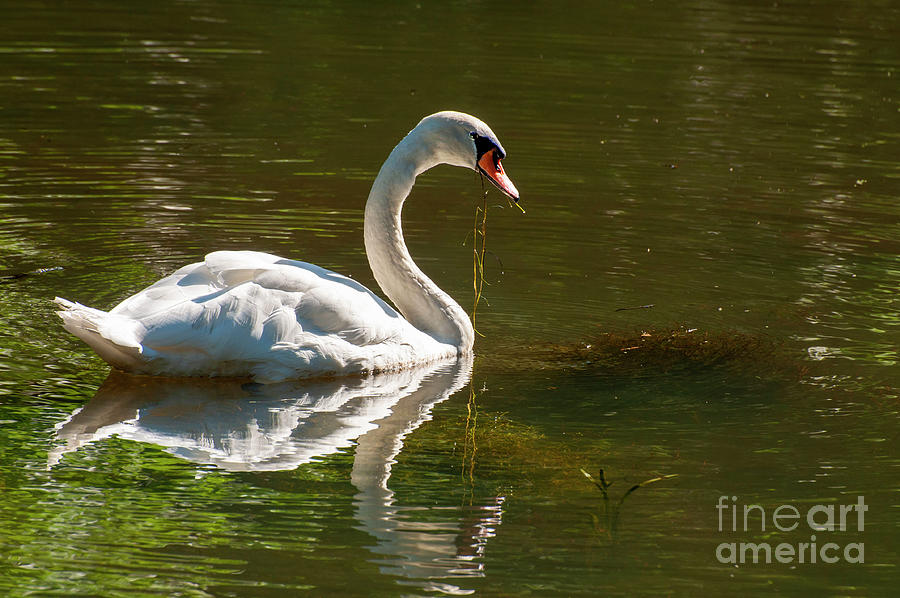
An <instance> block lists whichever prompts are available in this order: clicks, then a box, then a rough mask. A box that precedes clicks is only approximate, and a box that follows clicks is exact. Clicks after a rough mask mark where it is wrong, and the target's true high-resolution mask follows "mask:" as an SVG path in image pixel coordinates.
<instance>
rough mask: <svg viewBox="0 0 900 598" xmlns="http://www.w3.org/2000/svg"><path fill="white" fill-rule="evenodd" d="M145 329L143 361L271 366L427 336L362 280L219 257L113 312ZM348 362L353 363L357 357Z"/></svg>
mask: <svg viewBox="0 0 900 598" xmlns="http://www.w3.org/2000/svg"><path fill="white" fill-rule="evenodd" d="M112 314H114V315H122V316H129V317H130V318H133V319H135V320H138V321H140V322H141V323H142V324H143V328H144V329H145V330H146V332H145V334H144V335H143V338H142V339H141V342H140V344H141V346H142V348H143V353H144V355H145V357H147V358H150V359H152V358H154V357H158V356H165V357H166V359H167V360H170V359H171V356H172V355H181V356H182V357H183V358H184V359H185V360H187V361H191V360H193V359H195V358H196V357H197V356H198V354H200V355H203V356H208V357H210V358H213V359H214V360H216V361H220V362H229V361H234V362H238V361H248V360H249V361H253V360H259V361H266V360H270V359H271V358H272V350H273V348H275V349H277V348H278V347H279V346H281V347H290V349H291V351H292V352H293V353H294V354H296V353H297V352H298V351H301V352H302V351H304V350H308V352H309V355H310V359H321V357H322V356H323V355H324V356H325V357H326V358H328V359H335V358H336V357H337V356H340V357H339V359H346V358H347V357H351V356H353V355H354V351H353V350H352V349H353V347H360V348H365V347H369V346H372V345H377V344H383V343H396V344H408V343H409V342H410V340H417V339H419V337H424V336H425V335H424V334H423V333H421V332H420V331H418V330H416V329H415V328H414V327H412V326H411V325H410V324H409V323H408V322H407V321H406V320H405V319H404V318H402V317H401V316H400V315H399V314H398V313H397V312H396V311H395V310H394V309H393V308H391V307H390V306H389V305H387V304H386V303H385V302H384V301H383V300H381V299H380V298H378V297H377V296H375V295H374V294H373V293H372V292H371V291H369V290H368V289H366V288H365V287H364V286H363V285H361V284H359V283H358V282H356V281H354V280H352V279H350V278H347V277H346V276H342V275H340V274H336V273H334V272H331V271H329V270H326V269H324V268H320V267H318V266H314V265H312V264H307V263H305V262H298V261H294V260H287V259H284V258H280V257H278V256H274V255H269V254H265V253H258V252H252V251H220V252H216V253H212V254H210V255H208V256H207V257H206V260H205V261H204V262H202V263H198V264H191V265H190V266H186V267H184V268H182V269H180V270H178V271H177V272H175V273H174V274H172V275H171V276H169V277H167V278H165V279H163V280H161V281H159V282H157V283H156V284H154V285H153V286H151V287H149V288H147V289H145V290H144V291H142V292H140V293H138V294H137V295H135V296H133V297H131V298H129V299H127V300H125V301H124V302H122V304H120V305H119V306H117V307H116V308H115V309H113V310H112ZM351 358H352V357H351Z"/></svg>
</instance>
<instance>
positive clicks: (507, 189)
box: [478, 149, 519, 202]
mask: <svg viewBox="0 0 900 598" xmlns="http://www.w3.org/2000/svg"><path fill="white" fill-rule="evenodd" d="M496 151H497V150H495V149H492V150H491V151H489V152H484V155H482V156H481V159H480V160H478V170H480V171H481V173H482V174H483V175H484V176H486V177H487V178H489V179H491V182H492V183H494V184H495V185H497V188H498V189H500V190H501V191H503V192H504V193H506V194H507V195H509V196H510V198H512V200H513V201H515V202H518V201H519V190H518V189H516V186H515V185H513V182H512V181H511V180H509V177H508V176H506V173H505V172H503V166H501V165H500V158H499V157H497V156H496V155H495V153H496Z"/></svg>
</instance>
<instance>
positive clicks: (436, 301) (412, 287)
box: [364, 130, 475, 352]
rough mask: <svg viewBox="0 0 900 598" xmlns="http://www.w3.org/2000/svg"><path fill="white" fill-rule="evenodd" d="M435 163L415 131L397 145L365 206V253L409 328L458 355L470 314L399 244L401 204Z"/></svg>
mask: <svg viewBox="0 0 900 598" xmlns="http://www.w3.org/2000/svg"><path fill="white" fill-rule="evenodd" d="M439 162H440V161H439V160H438V158H437V157H436V155H435V152H434V151H432V149H431V148H430V147H429V145H428V144H427V143H424V142H423V141H422V136H421V135H420V134H418V133H417V131H416V130H413V131H412V132H410V134H409V135H407V136H406V137H405V138H404V139H403V140H402V141H401V142H400V143H399V144H397V147H395V148H394V150H393V151H392V152H391V155H390V156H388V159H387V160H386V161H385V163H384V165H383V166H382V167H381V171H380V172H379V173H378V176H377V177H376V178H375V182H374V184H373V185H372V190H371V191H370V192H369V199H368V201H367V202H366V215H365V225H364V229H365V243H366V254H367V256H368V258H369V265H370V266H371V268H372V273H373V274H374V275H375V280H376V281H377V282H378V285H379V286H380V287H381V289H382V290H383V291H384V293H385V295H387V296H388V298H390V300H391V301H393V302H394V305H395V306H396V307H397V309H398V310H399V311H400V313H402V314H403V316H404V317H405V318H406V319H407V320H408V321H409V323H410V324H412V325H413V326H415V327H416V328H418V329H419V330H421V331H423V332H425V333H427V334H429V335H431V336H432V337H434V338H435V339H436V340H438V341H440V342H442V343H447V344H451V345H454V346H456V347H457V348H458V349H459V350H460V352H468V351H470V350H471V349H472V344H473V342H474V340H475V332H474V330H473V329H472V323H471V322H470V321H469V317H468V315H466V312H465V311H464V310H463V309H462V308H461V307H460V306H459V304H457V303H456V302H455V301H454V300H453V299H452V298H450V296H449V295H448V294H447V293H445V292H444V291H442V290H441V289H440V288H439V287H438V286H437V285H436V284H435V283H434V282H432V280H431V279H430V278H428V277H427V276H426V275H425V274H424V273H423V272H422V271H421V270H420V269H419V267H418V266H416V264H415V262H414V261H413V259H412V256H410V254H409V250H408V249H407V248H406V243H405V242H404V240H403V229H402V227H401V222H400V213H401V211H402V209H403V202H404V200H405V199H406V197H407V196H408V195H409V192H410V190H411V189H412V186H413V183H414V182H415V180H416V176H417V175H419V174H420V173H422V172H424V171H426V170H428V169H429V168H431V167H433V166H436V165H437V164H438V163H439Z"/></svg>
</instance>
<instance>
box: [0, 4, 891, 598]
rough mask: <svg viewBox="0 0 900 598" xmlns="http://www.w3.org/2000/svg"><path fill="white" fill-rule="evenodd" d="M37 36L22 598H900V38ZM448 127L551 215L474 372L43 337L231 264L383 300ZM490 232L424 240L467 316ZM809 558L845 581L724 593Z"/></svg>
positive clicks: (4, 583)
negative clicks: (397, 226) (811, 549)
mask: <svg viewBox="0 0 900 598" xmlns="http://www.w3.org/2000/svg"><path fill="white" fill-rule="evenodd" d="M6 4H7V5H6V6H5V7H4V10H3V14H4V21H5V26H4V27H3V28H2V31H0V276H2V277H3V278H0V499H2V500H0V594H4V595H9V596H160V595H164V596H190V597H206V596H223V597H224V596H241V597H243V596H260V597H269V596H297V595H310V596H397V595H411V596H418V595H425V596H431V595H441V594H477V595H485V596H564V595H565V596H569V595H584V596H596V595H610V594H613V595H628V596H632V595H654V596H655V595H659V594H664V593H665V594H678V595H697V594H699V593H701V592H703V593H706V594H710V595H754V594H762V593H764V592H765V593H769V592H780V593H781V594H784V595H823V594H826V595H851V596H852V595H889V594H892V592H893V591H894V590H895V588H896V585H897V582H898V581H900V574H898V571H897V565H898V562H900V558H898V554H900V530H898V512H900V511H898V509H900V505H898V499H897V493H898V489H900V486H898V479H900V453H898V448H897V447H898V444H897V442H898V438H897V428H898V407H900V395H898V386H900V367H898V361H900V307H898V302H897V299H896V297H897V290H898V288H900V259H898V253H900V207H898V203H897V202H898V195H900V126H898V123H900V113H898V110H900V106H898V94H897V90H898V89H900V87H898V80H900V43H898V41H897V40H898V37H897V35H898V31H900V7H898V5H897V3H896V2H855V3H847V2H818V3H812V2H808V3H804V2H793V3H791V2H788V3H783V2H779V3H766V4H762V3H751V5H749V6H746V5H744V4H746V3H744V4H742V3H732V2H725V1H719V2H716V1H710V2H688V3H662V2H635V3H627V4H621V3H605V4H600V3H594V4H591V5H585V4H583V3H571V4H568V3H560V2H531V3H517V4H515V5H511V6H504V5H500V4H496V3H495V4H484V3H472V2H451V3H447V2H444V3H428V2H418V3H397V4H392V5H390V6H387V7H379V6H376V5H375V3H329V2H322V3H301V2H268V3H263V2H252V3H251V2H230V1H222V2H212V1H209V0H198V1H196V2H187V1H175V0H164V1H162V2H154V3H136V2H134V3H126V2H108V1H99V0H98V1H93V2H78V3H52V2H51V3H44V2H33V1H30V0H25V1H23V2H15V3H11V2H8V3H6ZM442 109H457V110H463V111H467V112H471V113H473V114H476V115H477V116H479V117H481V118H482V119H484V120H485V121H486V122H488V123H489V124H490V125H491V127H492V128H493V129H494V131H495V132H496V133H497V134H498V136H499V137H500V139H501V140H502V142H503V144H504V146H505V148H506V150H507V152H508V154H509V156H508V158H507V160H505V166H506V169H507V172H508V173H509V175H510V176H511V178H512V180H513V181H514V182H515V183H516V185H517V186H518V188H519V190H520V191H521V193H522V197H523V206H524V207H525V209H526V212H527V213H526V214H521V213H520V212H519V211H518V210H515V209H510V208H509V207H508V206H506V203H505V202H504V201H503V200H502V198H501V197H500V196H499V194H497V193H495V192H494V191H493V190H491V191H490V192H489V195H488V205H489V206H490V208H489V211H488V223H487V231H488V234H487V243H488V250H489V252H488V257H487V259H486V262H485V263H486V277H487V281H488V283H489V285H488V286H486V287H485V299H486V302H483V303H482V304H481V305H480V306H479V308H478V315H477V322H476V324H477V327H478V329H479V331H480V332H481V333H482V334H483V335H484V336H483V337H480V338H479V339H478V341H477V343H476V354H477V355H476V359H475V361H474V364H466V363H462V364H455V365H447V366H442V367H438V368H435V369H433V370H429V371H420V372H412V373H409V374H408V375H407V377H405V378H404V377H399V378H390V379H384V380H381V381H379V383H378V385H377V386H371V385H370V386H367V385H366V384H365V383H364V382H361V381H344V382H333V383H317V384H303V383H296V384H288V385H282V386H278V387H271V388H267V387H257V386H244V385H241V384H240V383H234V382H230V383H223V382H212V383H205V384H204V383H200V382H197V381H194V382H178V381H152V380H146V379H135V378H130V377H127V376H126V377H123V376H121V375H119V376H115V375H114V376H111V377H110V378H109V379H107V376H108V375H109V368H108V367H107V366H106V365H105V364H104V363H103V362H102V361H100V360H99V359H98V358H96V357H95V356H93V354H92V353H91V352H90V350H89V349H88V348H87V347H86V346H84V345H83V344H81V343H80V341H78V340H77V339H75V338H74V337H72V336H71V335H69V334H68V333H66V332H65V331H64V330H63V329H62V328H61V326H60V325H59V322H58V321H57V318H56V317H55V316H54V315H53V306H52V304H51V300H52V298H53V297H54V296H57V295H59V296H62V297H66V298H69V299H72V300H76V301H79V302H82V303H85V304H88V305H92V306H96V307H101V308H109V307H112V306H113V305H115V304H116V303H118V302H119V301H120V300H121V299H123V298H125V297H126V296H128V295H129V294H130V293H133V292H135V291H137V290H139V289H141V288H143V287H144V286H146V285H147V284H149V283H151V282H153V281H155V280H157V279H158V278H160V277H161V276H163V275H165V274H167V273H169V272H171V271H172V270H174V269H175V268H177V267H179V266H181V265H183V264H186V263H189V262H192V261H197V260H198V259H199V258H200V257H201V256H202V255H204V253H206V252H208V251H212V250H216V249H256V250H261V251H267V252H271V253H276V254H279V255H283V256H286V257H293V258H298V259H303V260H306V261H310V262H313V263H316V264H319V265H322V266H325V267H328V268H332V269H335V270H338V271H340V272H343V273H347V274H350V275H352V276H353V277H354V278H356V279H357V280H359V281H361V282H363V283H364V284H366V285H367V286H369V287H370V288H377V287H376V285H375V283H374V281H373V280H372V277H371V274H370V272H369V270H368V265H367V263H366V259H365V254H364V251H363V246H362V207H363V203H364V200H365V197H366V195H367V193H368V187H369V185H370V183H371V180H372V179H373V178H374V175H375V173H376V172H377V171H378V168H379V167H380V165H381V162H382V161H383V160H384V158H385V157H386V156H387V154H388V152H389V151H390V149H391V147H392V146H393V144H394V143H396V141H397V140H399V139H400V137H402V135H403V134H404V133H405V132H406V131H408V130H409V129H410V128H411V127H412V126H413V125H414V124H415V123H416V122H417V121H418V119H419V118H421V117H422V116H424V115H426V114H429V113H431V112H435V111H437V110H442ZM481 197H482V188H481V184H480V183H479V181H478V179H477V177H476V176H475V175H473V174H472V173H471V172H467V171H464V170H460V169H456V168H451V167H440V168H437V169H435V170H433V171H430V172H429V173H427V174H426V175H423V176H422V177H420V178H419V181H418V182H417V185H416V188H415V191H414V192H413V195H412V197H411V198H410V200H409V202H408V203H407V206H406V208H405V211H404V225H405V229H404V230H405V236H406V239H407V242H408V244H409V245H410V249H411V252H412V254H413V255H414V256H415V257H416V260H417V262H418V263H419V265H420V266H421V267H422V269H423V270H425V271H426V272H428V273H429V274H430V275H431V276H432V277H433V278H434V279H435V280H436V281H437V282H438V283H439V284H440V285H441V286H442V287H443V288H444V289H445V290H447V291H448V292H449V293H450V294H451V295H452V296H454V297H455V298H457V299H458V300H459V301H460V303H461V304H463V305H464V306H466V307H467V308H469V306H471V305H472V302H473V292H472V243H471V235H472V227H473V220H474V216H475V206H476V205H479V204H480V202H481ZM650 305H652V307H644V308H640V306H650ZM622 308H638V309H626V310H623V309H622ZM582 469H584V470H585V471H587V472H588V473H590V474H591V476H593V477H594V479H595V480H597V481H599V479H600V478H599V471H600V470H601V469H602V470H603V471H604V473H605V478H606V480H607V481H612V486H611V487H610V488H608V490H607V494H608V500H607V501H604V498H603V493H602V492H601V491H600V489H599V488H598V487H597V486H595V485H594V484H592V483H591V482H590V481H589V480H588V479H587V478H586V477H585V476H584V475H583V474H582V472H581V470H582ZM673 474H674V475H675V477H669V478H666V479H663V480H659V481H656V482H652V483H649V484H647V485H646V486H643V487H640V488H638V489H637V490H634V491H633V492H631V493H630V494H627V498H625V499H624V500H623V501H621V502H620V500H621V499H622V497H623V496H626V493H627V492H628V490H629V488H631V487H632V486H634V485H636V484H639V483H641V482H643V481H645V480H650V479H653V478H655V477H657V476H668V475H673ZM722 496H725V497H728V498H727V499H726V501H725V503H724V506H725V507H727V508H725V509H723V510H717V509H716V505H717V504H718V503H719V501H720V500H721V499H720V497H722ZM860 496H861V497H863V500H864V503H865V505H866V506H867V507H868V510H867V511H865V512H864V513H863V515H864V528H863V529H859V525H858V523H859V521H858V517H857V515H858V514H859V513H858V512H857V511H849V513H848V516H847V523H848V526H847V529H845V530H844V531H840V530H834V531H828V530H824V531H816V530H812V529H811V528H810V526H809V525H808V522H807V521H806V519H805V517H804V518H803V519H801V520H799V521H798V526H797V528H796V529H794V530H790V531H780V530H778V529H776V528H775V526H774V525H773V520H772V513H773V512H774V511H775V510H776V509H778V508H779V507H784V506H785V505H788V506H789V507H793V508H796V509H797V510H798V512H800V513H802V514H804V515H805V514H806V512H807V511H808V510H809V509H810V508H812V507H815V506H816V505H825V506H826V507H828V506H831V507H833V508H834V509H835V512H836V513H840V506H841V505H853V504H856V503H857V501H858V500H859V499H858V497H860ZM731 497H736V498H735V499H731ZM733 504H736V505H737V509H738V511H737V513H738V521H737V526H736V527H737V529H736V530H735V529H733V527H735V526H733V525H732V520H731V518H730V517H731V515H732V513H733V511H732V510H731V505H733ZM751 504H758V505H760V506H761V507H762V508H763V509H764V510H765V513H766V520H765V530H764V531H763V530H762V529H761V525H762V523H763V522H762V521H761V520H760V517H759V515H758V510H756V511H753V514H752V516H751V517H750V518H749V519H748V526H747V529H746V530H745V529H743V522H742V521H741V520H740V517H741V514H742V512H741V511H740V509H742V507H743V506H745V505H751ZM789 507H787V508H789ZM720 516H721V517H722V519H721V520H720ZM823 519H824V515H823V514H822V513H820V514H819V518H818V519H814V520H816V521H822V520H823ZM720 521H721V524H722V527H723V530H722V531H720V530H719V526H720ZM812 535H815V536H816V540H815V542H817V545H818V546H819V547H821V546H823V545H824V544H826V543H828V542H833V543H834V544H835V545H837V547H838V548H837V549H836V550H835V551H833V552H831V553H828V552H826V556H828V555H829V554H831V555H838V556H839V558H838V562H835V563H824V562H822V561H821V560H817V562H816V563H810V562H803V563H800V562H799V560H798V558H794V559H793V560H792V561H791V562H787V563H782V562H778V561H777V560H775V559H774V558H773V559H772V561H773V562H771V563H768V564H766V563H762V562H760V563H753V562H752V560H747V562H745V563H743V564H741V563H737V565H733V564H728V563H724V564H723V563H722V562H720V559H718V558H717V551H718V550H719V546H720V544H722V543H730V542H735V543H741V542H745V543H748V542H752V543H757V544H759V543H768V544H770V545H771V546H772V547H773V548H774V547H775V546H776V545H778V544H789V545H792V546H793V547H795V548H796V547H798V545H799V544H800V543H811V539H810V536H812ZM851 544H862V545H864V556H863V558H862V559H859V558H855V559H854V558H853V557H854V554H850V556H849V557H848V556H846V555H845V552H844V550H845V548H846V547H847V546H848V545H851ZM720 554H721V552H720ZM817 554H819V553H817ZM855 556H856V557H859V556H860V555H859V554H858V553H856V555H855ZM807 560H808V559H807ZM852 560H863V561H864V562H860V563H856V562H851V561H852Z"/></svg>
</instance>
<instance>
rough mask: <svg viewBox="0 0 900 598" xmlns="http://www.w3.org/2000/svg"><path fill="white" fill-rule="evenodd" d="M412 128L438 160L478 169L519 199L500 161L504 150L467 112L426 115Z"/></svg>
mask: <svg viewBox="0 0 900 598" xmlns="http://www.w3.org/2000/svg"><path fill="white" fill-rule="evenodd" d="M413 130H414V131H417V132H418V133H419V134H420V135H422V136H423V137H424V138H425V139H426V140H427V142H428V143H429V145H431V146H432V148H433V151H434V154H435V158H436V159H437V160H438V161H439V162H442V163H445V164H452V165H453V166H461V167H463V168H471V169H472V170H475V171H477V172H480V173H481V174H483V175H484V176H486V177H487V178H488V179H490V181H491V182H492V183H494V185H496V186H497V188H498V189H500V190H501V191H503V193H505V194H506V195H508V196H509V197H510V198H512V199H513V200H514V201H519V191H518V189H516V186H515V185H513V182H512V181H511V180H509V177H508V176H506V173H505V172H504V171H503V166H502V165H501V164H500V161H501V160H502V159H503V158H505V157H506V152H505V151H504V150H503V146H502V145H500V141H499V140H498V139H497V136H496V135H494V132H493V131H491V128H490V127H489V126H487V125H486V124H485V123H484V122H482V121H481V120H479V119H477V118H475V117H474V116H472V115H470V114H465V113H463V112H453V111H451V110H448V111H445V112H438V113H436V114H432V115H431V116H426V117H425V118H423V119H422V121H421V122H420V123H419V124H418V125H416V128H415V129H413Z"/></svg>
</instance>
